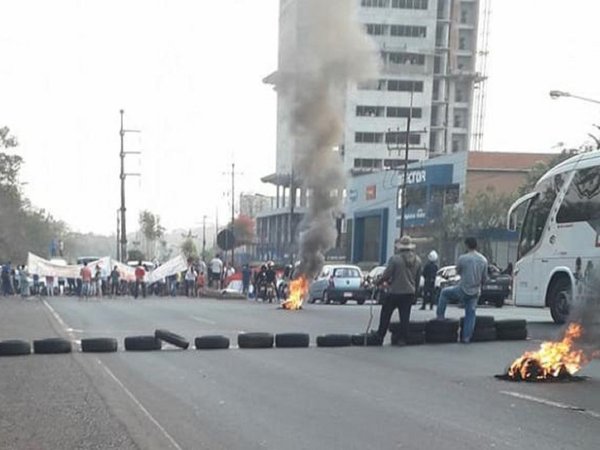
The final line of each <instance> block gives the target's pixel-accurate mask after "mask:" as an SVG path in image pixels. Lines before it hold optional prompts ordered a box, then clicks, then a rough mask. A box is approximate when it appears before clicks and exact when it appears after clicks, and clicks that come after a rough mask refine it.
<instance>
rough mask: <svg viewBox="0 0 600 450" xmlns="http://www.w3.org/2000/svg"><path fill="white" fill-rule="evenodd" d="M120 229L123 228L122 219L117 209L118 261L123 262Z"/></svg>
mask: <svg viewBox="0 0 600 450" xmlns="http://www.w3.org/2000/svg"><path fill="white" fill-rule="evenodd" d="M120 228H121V218H120V216H119V209H117V261H121V246H120V242H119V241H120V238H121V236H120V234H121V232H120Z"/></svg>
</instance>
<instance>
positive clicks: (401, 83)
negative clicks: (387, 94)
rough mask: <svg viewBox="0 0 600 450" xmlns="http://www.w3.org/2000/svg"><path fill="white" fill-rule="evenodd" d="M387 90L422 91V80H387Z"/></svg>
mask: <svg viewBox="0 0 600 450" xmlns="http://www.w3.org/2000/svg"><path fill="white" fill-rule="evenodd" d="M387 90H388V91H399V92H410V91H414V92H423V82H422V81H407V80H387Z"/></svg>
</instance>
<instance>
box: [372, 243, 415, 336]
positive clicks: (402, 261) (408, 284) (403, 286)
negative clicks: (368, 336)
mask: <svg viewBox="0 0 600 450" xmlns="http://www.w3.org/2000/svg"><path fill="white" fill-rule="evenodd" d="M397 249H398V254H396V255H394V256H392V257H391V258H390V260H389V261H388V263H387V267H386V268H385V271H384V272H383V275H381V279H380V282H381V283H383V282H387V283H388V285H389V290H388V293H387V295H386V296H385V298H384V300H383V306H382V307H381V313H380V316H379V329H378V330H377V332H376V333H375V334H376V336H377V341H378V343H380V344H382V343H383V340H384V338H385V335H386V333H387V331H388V328H389V327H390V320H391V318H392V314H393V313H394V310H395V309H398V312H399V313H400V336H401V340H403V341H404V342H406V339H407V337H408V324H409V322H410V309H411V307H412V305H413V302H414V300H415V294H416V292H417V289H418V288H419V281H420V279H421V260H420V259H419V257H418V256H417V254H416V253H415V245H414V244H413V242H412V239H411V238H410V236H402V237H401V238H400V242H399V243H398V246H397Z"/></svg>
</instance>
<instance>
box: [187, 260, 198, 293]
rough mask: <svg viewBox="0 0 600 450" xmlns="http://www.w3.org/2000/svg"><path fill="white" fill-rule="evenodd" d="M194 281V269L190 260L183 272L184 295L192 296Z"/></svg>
mask: <svg viewBox="0 0 600 450" xmlns="http://www.w3.org/2000/svg"><path fill="white" fill-rule="evenodd" d="M195 283H196V270H195V269H194V265H193V264H192V263H191V262H190V263H189V265H188V268H187V270H186V272H185V295H187V296H188V297H194V285H195Z"/></svg>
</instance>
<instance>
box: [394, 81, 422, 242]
mask: <svg viewBox="0 0 600 450" xmlns="http://www.w3.org/2000/svg"><path fill="white" fill-rule="evenodd" d="M414 94H415V82H414V81H413V83H412V89H411V91H410V106H409V108H408V117H407V120H406V136H405V139H404V176H403V179H402V185H401V186H402V187H401V190H402V197H401V198H400V203H401V205H400V208H401V212H400V237H402V236H404V219H405V213H406V183H407V179H408V151H409V149H410V132H411V128H410V126H411V121H412V114H413V97H414ZM396 130H397V131H396V133H397V137H396V139H395V140H396V142H395V143H394V144H392V143H391V142H389V141H388V138H387V137H386V145H387V147H388V151H397V152H398V154H400V152H401V151H402V147H401V145H400V129H399V128H397V129H396ZM390 132H391V130H390V129H389V128H388V133H390ZM424 132H425V133H426V132H427V129H426V128H425V129H424V130H420V131H417V133H424Z"/></svg>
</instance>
